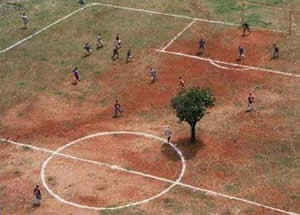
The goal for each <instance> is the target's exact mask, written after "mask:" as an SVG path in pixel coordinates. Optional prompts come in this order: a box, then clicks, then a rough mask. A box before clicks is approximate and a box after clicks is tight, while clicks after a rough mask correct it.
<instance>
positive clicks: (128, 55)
mask: <svg viewBox="0 0 300 215" xmlns="http://www.w3.org/2000/svg"><path fill="white" fill-rule="evenodd" d="M131 59H132V56H131V50H130V49H129V50H128V52H127V54H126V63H129V62H131Z"/></svg>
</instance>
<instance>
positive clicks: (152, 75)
mask: <svg viewBox="0 0 300 215" xmlns="http://www.w3.org/2000/svg"><path fill="white" fill-rule="evenodd" d="M150 79H151V82H152V83H154V82H155V81H157V75H156V71H155V70H154V69H153V68H152V67H150Z"/></svg>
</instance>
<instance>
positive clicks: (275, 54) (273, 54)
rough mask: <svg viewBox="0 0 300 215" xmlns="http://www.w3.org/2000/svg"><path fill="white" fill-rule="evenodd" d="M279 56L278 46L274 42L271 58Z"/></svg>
mask: <svg viewBox="0 0 300 215" xmlns="http://www.w3.org/2000/svg"><path fill="white" fill-rule="evenodd" d="M276 58H279V48H278V46H277V45H276V44H275V43H274V44H273V53H272V59H276Z"/></svg>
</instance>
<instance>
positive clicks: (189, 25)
mask: <svg viewBox="0 0 300 215" xmlns="http://www.w3.org/2000/svg"><path fill="white" fill-rule="evenodd" d="M194 22H196V20H195V19H194V20H193V21H192V22H190V24H188V25H187V26H186V27H185V28H184V29H183V30H182V31H180V32H179V33H178V34H177V35H176V36H175V37H174V38H173V39H172V40H171V41H170V42H169V43H168V44H167V45H166V46H165V47H163V48H162V49H161V51H164V50H166V49H167V48H168V47H169V46H170V45H171V44H172V43H173V42H174V41H175V40H176V39H177V38H178V37H180V35H181V34H183V33H184V32H185V31H186V30H187V29H188V28H189V27H191V26H192V24H194Z"/></svg>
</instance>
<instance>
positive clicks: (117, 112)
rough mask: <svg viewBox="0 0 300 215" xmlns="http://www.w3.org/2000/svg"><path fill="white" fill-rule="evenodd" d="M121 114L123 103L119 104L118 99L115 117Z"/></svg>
mask: <svg viewBox="0 0 300 215" xmlns="http://www.w3.org/2000/svg"><path fill="white" fill-rule="evenodd" d="M119 114H120V115H119ZM121 114H122V111H121V105H120V104H119V101H118V99H116V103H115V118H117V117H118V116H122V115H121Z"/></svg>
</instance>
